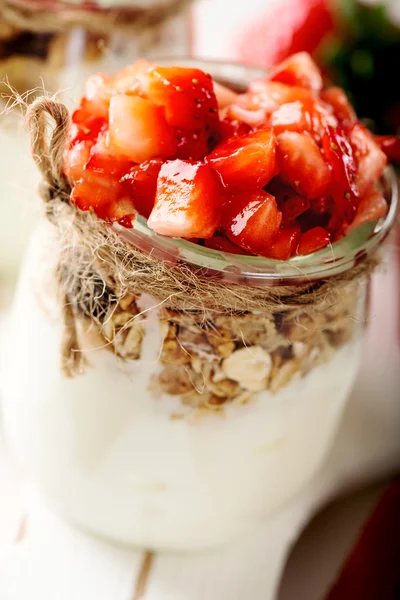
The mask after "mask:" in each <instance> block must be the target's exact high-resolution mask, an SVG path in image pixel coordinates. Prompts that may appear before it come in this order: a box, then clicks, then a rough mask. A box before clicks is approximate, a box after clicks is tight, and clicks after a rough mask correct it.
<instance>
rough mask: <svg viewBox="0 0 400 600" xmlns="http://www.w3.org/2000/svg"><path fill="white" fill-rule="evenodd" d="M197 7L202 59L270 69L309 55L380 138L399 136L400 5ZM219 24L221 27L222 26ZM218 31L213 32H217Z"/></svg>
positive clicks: (257, 2)
mask: <svg viewBox="0 0 400 600" xmlns="http://www.w3.org/2000/svg"><path fill="white" fill-rule="evenodd" d="M226 8H227V7H226V3H225V0H213V2H212V3H211V2H208V0H199V2H198V3H197V6H196V31H195V42H194V48H195V53H196V54H198V55H200V56H207V57H210V58H211V57H218V58H225V59H227V60H237V61H239V62H244V63H246V64H249V65H255V66H259V67H262V68H270V67H273V66H274V65H275V64H277V63H279V62H281V61H282V60H284V59H285V58H287V57H288V56H289V55H290V54H293V53H295V52H301V51H306V52H309V53H311V54H312V55H313V56H314V58H315V60H316V61H317V62H318V63H319V65H320V66H321V67H322V69H323V70H324V71H325V74H326V76H327V77H328V78H329V79H331V80H332V81H334V82H335V83H336V84H337V85H339V86H341V87H343V88H344V89H345V90H346V92H347V94H348V95H349V96H350V100H351V102H352V104H353V105H354V106H355V108H356V112H357V114H358V116H359V117H360V118H362V119H366V120H367V124H368V126H369V127H370V128H371V129H373V130H374V131H375V132H376V133H382V134H386V133H387V134H393V133H400V86H399V85H397V84H396V77H395V76H393V73H392V72H389V71H388V69H389V68H390V65H393V66H394V65H396V64H398V63H399V61H400V0H247V2H246V3H236V4H233V3H232V4H231V5H230V6H229V11H227V10H226ZM220 24H221V25H220ZM212 27H214V31H213V30H212Z"/></svg>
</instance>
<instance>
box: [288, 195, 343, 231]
mask: <svg viewBox="0 0 400 600" xmlns="http://www.w3.org/2000/svg"><path fill="white" fill-rule="evenodd" d="M334 211H335V203H334V200H333V198H332V197H331V196H322V197H321V198H316V199H315V200H311V201H310V208H308V209H307V210H306V211H305V212H303V213H302V214H301V215H299V216H298V217H297V223H298V224H299V225H300V227H301V230H302V231H307V230H308V229H312V228H314V227H323V228H324V229H327V228H328V226H329V224H330V223H331V222H332V215H333V214H334ZM340 225H341V224H340Z"/></svg>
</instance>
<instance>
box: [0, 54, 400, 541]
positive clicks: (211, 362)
mask: <svg viewBox="0 0 400 600" xmlns="http://www.w3.org/2000/svg"><path fill="white" fill-rule="evenodd" d="M180 62H181V63H183V62H184V61H180ZM195 64H197V66H199V67H200V68H202V69H206V70H208V71H210V72H211V73H212V75H213V76H214V77H215V78H216V79H218V80H224V81H231V82H232V83H233V86H234V87H236V86H240V85H243V84H247V83H249V81H251V80H253V79H254V77H256V76H259V75H260V72H259V71H257V70H252V69H244V68H242V67H238V66H234V65H222V64H217V63H203V62H198V63H195ZM383 184H384V188H385V194H386V196H387V199H388V202H389V204H390V209H389V212H388V215H387V217H386V218H385V220H384V221H383V222H379V223H377V224H375V225H374V224H372V225H371V224H368V225H365V226H362V227H360V228H358V229H357V230H355V231H354V232H352V233H351V234H350V235H348V236H347V237H346V238H344V239H343V240H341V241H340V242H338V243H336V244H334V246H332V247H331V248H328V249H325V250H322V251H320V252H318V253H316V254H313V255H308V256H299V257H296V258H295V259H292V260H290V261H288V262H280V261H274V260H268V259H265V258H261V257H253V256H238V255H231V254H226V253H223V252H219V251H215V250H210V249H207V248H203V247H200V246H198V245H195V244H192V243H191V242H188V241H184V240H175V239H167V238H163V237H160V236H158V235H157V234H155V233H154V232H152V231H150V230H149V229H148V228H147V225H146V222H145V221H144V220H143V219H142V218H138V220H137V223H136V226H135V229H134V230H132V231H130V230H126V229H123V228H121V227H119V226H115V227H116V231H117V233H118V234H119V236H120V237H121V238H123V239H124V240H125V241H126V242H127V246H126V248H127V251H128V250H129V248H134V249H136V250H137V251H138V252H141V253H143V255H144V256H146V255H148V254H151V256H152V258H153V259H154V260H156V261H158V264H160V265H171V268H172V267H173V268H179V269H184V270H186V272H188V273H190V274H193V277H198V276H200V275H199V274H201V277H202V278H204V279H203V281H204V282H205V283H204V286H205V287H204V309H202V310H198V309H196V310H190V308H188V307H185V309H182V310H180V309H179V308H177V306H176V304H174V299H173V296H174V293H173V292H172V289H171V294H170V296H171V297H170V298H167V299H166V301H162V302H161V301H160V300H159V295H158V294H157V293H155V290H156V288H157V283H158V281H157V278H156V277H155V276H154V297H152V296H151V294H149V293H148V291H146V292H143V293H141V294H136V295H132V294H127V295H124V296H122V297H121V298H120V299H119V300H118V301H114V300H113V298H114V296H113V294H112V290H111V288H110V287H109V286H110V285H111V284H109V282H108V279H107V277H106V276H104V278H103V276H101V275H100V274H97V275H98V278H97V280H95V285H94V287H93V289H92V292H93V293H92V294H91V295H90V294H89V295H87V294H86V293H81V294H80V292H81V291H82V290H83V289H84V286H85V281H86V280H85V274H83V275H82V278H79V277H78V278H74V287H75V288H76V287H78V288H80V289H78V293H76V289H75V290H73V289H72V283H71V288H70V289H69V290H68V289H67V294H68V291H70V292H71V294H70V296H69V300H67V301H65V300H64V301H63V302H60V301H59V299H58V297H57V295H56V294H55V293H54V280H53V279H52V278H53V276H54V272H55V269H56V270H57V272H62V273H63V278H64V282H66V281H72V279H71V278H70V277H69V275H70V273H69V267H68V265H72V264H74V265H75V266H76V263H77V262H78V264H79V256H82V255H81V254H80V251H81V248H80V247H79V242H78V241H77V243H76V244H73V245H69V248H70V249H71V251H72V252H73V254H71V255H70V256H69V259H68V260H66V261H64V263H62V265H61V266H62V268H61V269H60V238H59V237H58V235H57V231H56V228H55V227H54V224H52V223H50V222H47V221H46V222H43V223H41V225H40V227H39V229H38V230H37V232H36V234H35V236H34V238H33V240H32V244H31V246H30V248H29V250H28V253H27V257H26V262H25V265H24V269H23V273H22V275H21V279H20V285H19V290H18V294H17V297H16V301H15V305H14V311H13V320H12V325H11V330H10V338H9V340H8V344H7V355H6V357H5V368H4V375H3V390H4V418H5V424H6V430H7V434H8V438H9V440H10V443H11V445H12V447H13V449H14V451H15V453H16V455H17V457H18V458H19V460H20V462H21V463H22V464H23V465H24V466H25V468H26V469H27V471H28V472H29V473H30V474H31V476H32V478H33V479H34V480H35V481H36V482H37V484H38V485H39V487H40V488H41V490H42V491H43V492H44V494H45V496H46V498H47V499H48V500H49V502H50V504H51V505H52V506H53V507H55V508H56V510H58V511H59V512H60V513H62V514H63V515H65V516H66V517H67V518H68V519H70V520H71V521H73V522H75V523H76V524H78V525H80V526H81V527H84V528H85V529H87V530H89V531H91V532H93V533H95V534H98V535H101V536H103V537H106V538H109V539H111V540H114V541H118V542H123V543H127V544H131V545H135V546H140V547H145V548H152V549H158V550H160V549H161V550H187V549H200V548H207V547H212V546H215V545H218V544H221V543H226V542H228V541H230V540H232V539H234V538H235V537H237V536H240V535H241V534H243V533H244V532H245V531H248V530H251V529H252V528H257V527H258V525H259V523H260V522H261V521H262V520H266V519H268V518H269V517H270V516H271V515H272V514H273V513H274V512H276V511H277V510H278V509H280V508H281V507H282V506H283V505H284V504H285V503H286V502H288V501H289V500H291V499H294V498H295V497H296V495H297V494H300V492H301V491H302V490H303V489H304V488H305V487H306V486H307V484H308V483H309V482H310V480H311V478H312V477H313V476H314V475H315V473H316V472H317V471H318V469H319V468H320V466H321V464H322V462H323V460H324V458H325V456H326V454H327V452H328V450H329V448H330V447H331V443H332V440H333V438H334V435H335V433H336V431H337V428H338V424H339V421H340V418H341V415H342V413H343V409H344V407H345V405H346V401H347V398H348V396H349V392H350V390H351V388H352V385H353V382H354V380H355V377H356V374H357V371H358V367H359V362H360V355H361V348H362V344H363V331H364V326H365V323H366V315H367V303H366V299H367V290H368V278H369V275H368V268H365V265H366V264H367V262H366V261H368V259H371V260H373V258H374V257H375V254H376V252H377V250H378V248H379V247H380V245H381V243H382V242H383V240H384V239H385V237H386V236H387V234H388V232H389V229H390V227H391V225H392V224H393V222H394V219H395V213H396V207H397V190H396V186H395V178H394V177H393V175H392V174H391V172H390V171H388V174H387V175H386V178H385V180H384V183H383ZM71 210H75V209H71ZM88 218H94V217H93V216H92V215H88ZM75 252H76V253H77V254H74V253H75ZM98 258H100V257H98ZM82 270H84V269H82ZM78 271H79V269H78ZM86 275H87V273H86ZM210 281H212V282H216V285H217V286H220V287H219V288H218V290H219V295H216V296H215V298H212V301H211V300H210V299H211V296H210V289H208V288H207V290H208V291H207V294H208V295H206V293H205V292H206V285H207V284H208V282H210ZM92 283H93V281H92ZM221 286H222V287H221ZM224 286H225V287H224ZM235 286H236V287H235ZM278 286H279V287H278ZM282 286H284V287H282ZM85 289H86V288H85ZM278 289H279V290H280V295H279V296H278V295H276V297H275V299H273V297H272V295H271V296H270V298H269V301H268V302H264V303H262V302H260V300H259V298H260V297H262V295H263V293H264V292H263V290H264V291H265V290H269V292H270V293H271V294H272V291H273V290H277V292H276V294H278ZM221 290H222V291H223V293H222V294H221V293H220V292H221ZM237 290H240V293H241V294H243V293H244V292H245V293H246V298H247V302H248V305H247V306H246V307H245V308H244V307H243V305H241V306H240V307H239V303H238V306H237V308H236V309H235V310H234V309H232V305H229V308H228V309H227V306H228V305H227V297H228V295H230V299H232V297H234V296H235V292H236V291H237ZM260 290H261V291H260ZM282 290H285V293H283V291H282ZM300 290H307V293H304V294H303V296H302V300H301V302H299V301H298V294H299V293H300ZM200 291H202V290H200ZM167 296H168V294H167ZM78 297H79V300H77V298H78ZM171 298H172V299H171ZM238 298H239V296H238ZM296 298H297V300H296ZM94 301H95V302H96V307H97V308H96V311H93V309H92V302H94ZM71 303H72V306H70V304H71ZM70 308H71V310H70ZM62 314H63V315H64V317H65V316H66V315H67V320H69V327H70V329H69V332H70V333H71V331H73V332H74V335H75V340H74V343H72V344H71V337H68V336H67V337H66V336H65V332H66V330H65V321H64V320H63V318H62ZM71 323H73V324H72V325H71ZM61 348H62V349H63V350H64V351H65V349H66V348H67V349H68V352H69V353H70V355H71V356H74V354H79V356H80V358H81V359H82V360H81V362H80V367H81V369H80V370H79V372H77V373H75V374H74V376H73V377H66V376H65V374H63V372H62V370H61V369H60V352H61Z"/></svg>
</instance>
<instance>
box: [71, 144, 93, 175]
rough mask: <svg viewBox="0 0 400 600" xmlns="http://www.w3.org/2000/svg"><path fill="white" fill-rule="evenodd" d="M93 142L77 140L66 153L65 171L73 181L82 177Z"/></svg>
mask: <svg viewBox="0 0 400 600" xmlns="http://www.w3.org/2000/svg"><path fill="white" fill-rule="evenodd" d="M92 145H93V142H90V141H82V142H77V143H76V144H74V145H73V146H72V147H71V148H69V149H67V150H66V151H65V153H64V171H65V174H66V175H67V177H69V178H70V179H71V180H72V181H73V182H76V181H78V179H80V178H81V177H82V173H83V170H84V168H85V166H86V163H87V162H88V160H89V157H90V149H91V147H92Z"/></svg>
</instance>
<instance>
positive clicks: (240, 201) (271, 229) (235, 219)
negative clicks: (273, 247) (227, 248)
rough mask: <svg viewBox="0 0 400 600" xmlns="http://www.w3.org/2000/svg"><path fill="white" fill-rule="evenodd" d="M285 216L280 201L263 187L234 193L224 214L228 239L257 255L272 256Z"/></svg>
mask: <svg viewBox="0 0 400 600" xmlns="http://www.w3.org/2000/svg"><path fill="white" fill-rule="evenodd" d="M281 220H282V215H281V213H280V212H279V210H278V207H277V204H276V200H275V198H274V197H273V196H271V194H268V193H267V192H264V191H263V190H256V191H251V192H240V193H237V194H235V195H234V196H232V198H231V200H230V202H229V203H228V204H227V205H226V207H225V209H224V214H223V221H222V222H223V228H224V231H225V233H226V235H227V236H228V238H229V239H230V240H231V241H232V242H233V243H234V244H237V245H238V246H240V247H241V248H244V249H245V250H248V251H250V252H252V253H254V254H260V255H261V256H269V245H270V242H271V240H272V238H273V237H274V235H275V234H276V233H277V232H278V230H279V227H280V224H281Z"/></svg>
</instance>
